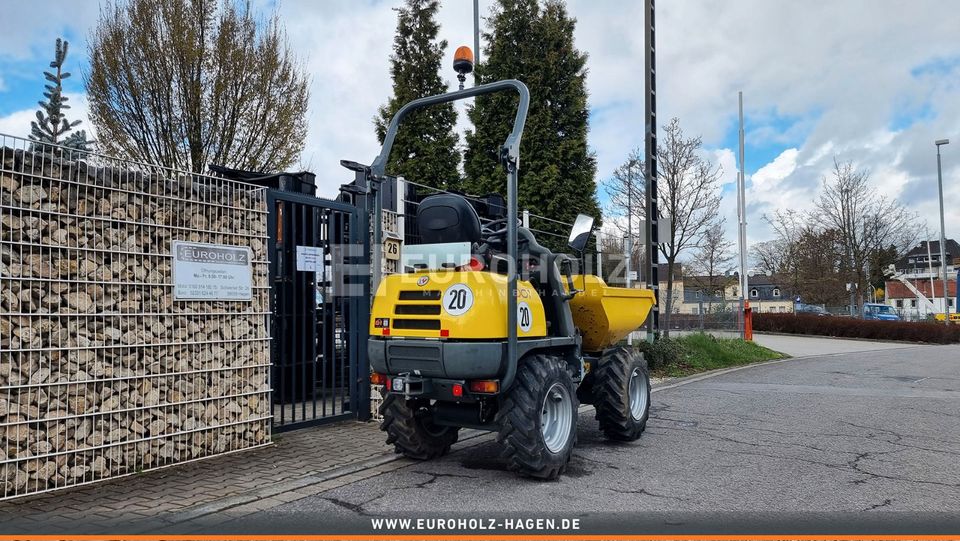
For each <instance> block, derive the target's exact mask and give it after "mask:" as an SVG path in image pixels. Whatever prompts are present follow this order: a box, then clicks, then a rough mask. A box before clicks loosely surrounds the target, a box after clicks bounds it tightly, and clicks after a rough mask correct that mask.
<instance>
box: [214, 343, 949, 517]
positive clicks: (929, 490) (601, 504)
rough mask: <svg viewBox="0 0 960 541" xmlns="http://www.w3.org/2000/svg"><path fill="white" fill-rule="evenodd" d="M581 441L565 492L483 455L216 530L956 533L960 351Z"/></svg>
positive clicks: (929, 349)
mask: <svg viewBox="0 0 960 541" xmlns="http://www.w3.org/2000/svg"><path fill="white" fill-rule="evenodd" d="M578 434H579V443H578V446H577V449H576V451H575V455H574V458H573V460H572V462H571V464H570V466H569V469H568V471H567V473H566V475H565V476H564V477H562V478H561V479H560V480H558V481H554V482H536V481H531V480H526V479H518V478H517V477H515V476H514V475H513V474H511V473H509V472H506V471H504V467H503V462H502V461H501V460H499V459H498V458H497V452H498V447H497V445H496V444H495V443H493V442H486V443H482V444H480V445H477V446H474V447H472V448H469V449H464V450H460V451H457V452H454V453H452V454H451V455H449V456H447V457H444V458H443V459H440V460H436V461H433V462H425V463H416V464H414V465H411V466H407V467H404V468H401V469H397V470H396V471H392V472H389V473H385V474H382V475H379V476H376V477H372V478H369V479H366V480H363V481H359V482H356V483H352V484H348V485H345V486H341V487H339V488H335V489H333V490H329V491H327V492H324V493H321V494H319V495H316V496H313V497H308V498H305V499H301V500H298V501H294V502H291V503H288V504H285V505H283V506H280V507H277V508H274V509H271V510H268V511H264V512H262V513H260V514H259V515H255V516H253V517H248V518H246V519H242V520H239V521H237V522H234V523H227V524H223V525H221V528H220V529H222V528H223V527H226V528H227V529H237V530H243V531H255V530H257V529H261V528H263V529H273V530H275V529H277V528H281V529H286V528H289V529H298V528H299V526H296V525H298V524H308V525H310V526H309V527H310V528H311V529H313V530H314V531H316V529H317V528H322V527H323V525H324V524H334V523H336V521H338V520H344V521H346V520H356V519H357V517H361V518H363V519H364V520H368V517H377V516H386V517H397V516H435V515H437V514H440V515H444V514H450V515H451V516H462V515H468V516H485V515H486V514H498V513H499V514H503V513H508V514H521V515H524V516H531V517H537V516H546V515H551V516H570V517H574V516H576V517H581V518H582V519H583V520H584V521H585V523H590V524H592V525H593V527H595V528H600V529H603V527H604V526H605V525H606V526H609V527H610V528H613V529H617V527H615V526H614V524H615V523H616V521H617V520H620V519H622V518H623V517H632V518H633V519H634V520H636V521H640V522H639V523H638V524H640V525H639V526H638V525H637V524H634V525H632V526H629V527H630V528H633V531H641V530H643V531H652V530H657V529H658V528H660V529H663V528H666V529H667V531H671V530H670V529H669V528H670V527H675V528H681V529H682V528H684V527H690V528H692V529H693V530H697V528H700V529H705V530H707V531H714V530H715V529H716V526H717V525H718V524H720V525H725V526H730V527H731V528H734V529H736V528H737V527H740V526H737V525H743V524H746V523H747V522H750V521H754V522H757V523H762V522H763V521H764V520H767V521H769V523H768V525H769V524H776V525H779V526H781V527H785V528H787V529H790V528H793V530H791V531H796V528H795V527H794V526H790V524H793V523H795V521H798V520H804V518H805V517H806V518H807V519H810V520H814V519H815V518H816V517H819V516H821V515H820V514H823V515H822V516H824V517H829V519H830V520H833V521H834V522H833V523H832V524H834V525H835V526H833V527H834V528H838V527H840V526H843V525H846V526H849V527H851V528H853V529H854V530H855V531H861V530H857V526H858V525H860V524H869V523H871V522H870V521H871V520H873V519H875V518H878V517H879V518H880V520H879V522H877V524H886V525H887V526H885V527H884V529H883V531H890V530H889V529H886V528H889V527H893V526H894V525H896V526H897V527H899V528H900V529H901V530H902V531H917V529H918V528H919V529H924V528H931V527H932V526H931V525H932V524H935V523H936V520H940V519H943V520H946V521H947V523H948V526H949V525H952V526H949V527H950V528H954V527H955V526H956V523H957V521H958V520H960V519H958V518H957V517H960V346H921V347H913V348H907V349H893V350H880V351H872V352H859V353H848V354H837V355H831V356H822V357H813V358H803V359H794V360H788V361H785V362H776V363H770V364H765V365H758V366H753V367H749V368H746V369H743V370H737V371H734V372H729V373H726V374H722V375H719V376H716V377H711V378H707V379H702V380H698V381H693V382H690V383H687V384H683V385H679V386H671V385H667V386H666V387H665V388H662V389H661V390H659V391H657V392H655V393H654V394H653V410H652V415H651V420H650V423H649V425H648V429H647V432H646V433H645V434H644V436H643V437H642V438H640V440H639V441H637V442H634V443H630V444H617V443H611V442H608V441H606V440H605V439H604V438H603V437H602V435H601V434H600V432H599V431H598V429H597V423H596V421H595V420H593V414H592V412H590V413H587V414H583V415H581V417H580V428H579V433H578ZM901 512H902V513H901ZM611 513H612V514H611ZM671 517H672V518H671ZM918 518H919V520H920V521H919V522H917V521H916V520H917V519H918ZM591 520H592V522H590V521H591ZM825 520H826V519H825ZM644 521H646V522H644ZM791 521H794V522H791ZM815 522H816V524H819V525H821V527H822V525H823V524H827V522H822V521H820V520H819V519H816V520H815ZM623 527H627V526H623ZM744 527H746V526H744ZM644 528H652V530H649V529H647V530H644ZM676 531H681V530H676ZM738 531H739V530H738ZM954 531H956V530H954Z"/></svg>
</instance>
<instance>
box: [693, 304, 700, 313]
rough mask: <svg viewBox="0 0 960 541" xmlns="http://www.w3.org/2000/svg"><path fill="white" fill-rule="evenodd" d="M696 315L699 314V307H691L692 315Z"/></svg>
mask: <svg viewBox="0 0 960 541" xmlns="http://www.w3.org/2000/svg"><path fill="white" fill-rule="evenodd" d="M698 314H700V307H699V306H694V307H693V315H698Z"/></svg>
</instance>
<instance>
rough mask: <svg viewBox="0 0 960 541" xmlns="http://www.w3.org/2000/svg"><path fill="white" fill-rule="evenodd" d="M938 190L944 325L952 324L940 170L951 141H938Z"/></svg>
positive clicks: (935, 142) (941, 174)
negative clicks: (943, 147)
mask: <svg viewBox="0 0 960 541" xmlns="http://www.w3.org/2000/svg"><path fill="white" fill-rule="evenodd" d="M933 144H935V145H937V189H938V190H939V191H940V273H941V274H940V278H941V279H942V280H943V323H944V324H945V325H949V324H950V301H949V300H948V299H949V297H948V296H947V249H946V246H945V245H946V243H947V239H946V232H945V231H944V225H943V171H942V170H941V168H940V146H941V145H948V144H950V140H949V139H937V140H936V141H934V142H933Z"/></svg>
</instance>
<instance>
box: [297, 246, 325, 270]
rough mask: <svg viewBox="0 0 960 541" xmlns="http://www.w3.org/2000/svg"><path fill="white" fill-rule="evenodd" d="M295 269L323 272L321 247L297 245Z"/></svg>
mask: <svg viewBox="0 0 960 541" xmlns="http://www.w3.org/2000/svg"><path fill="white" fill-rule="evenodd" d="M297 270H298V271H303V272H319V273H321V275H322V274H323V248H318V247H315V246H297Z"/></svg>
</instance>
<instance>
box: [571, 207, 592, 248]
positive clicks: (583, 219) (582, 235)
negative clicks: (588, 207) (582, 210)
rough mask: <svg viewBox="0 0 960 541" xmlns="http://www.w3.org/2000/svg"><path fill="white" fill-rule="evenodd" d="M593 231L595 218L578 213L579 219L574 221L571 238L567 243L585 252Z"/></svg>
mask: <svg viewBox="0 0 960 541" xmlns="http://www.w3.org/2000/svg"><path fill="white" fill-rule="evenodd" d="M592 231H593V218H591V217H590V216H587V215H586V214H579V215H577V220H576V221H575V222H573V229H571V230H570V240H569V241H567V244H568V245H569V246H570V248H572V249H573V250H574V251H576V252H577V253H583V250H584V248H586V247H587V241H588V240H590V233H591V232H592Z"/></svg>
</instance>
